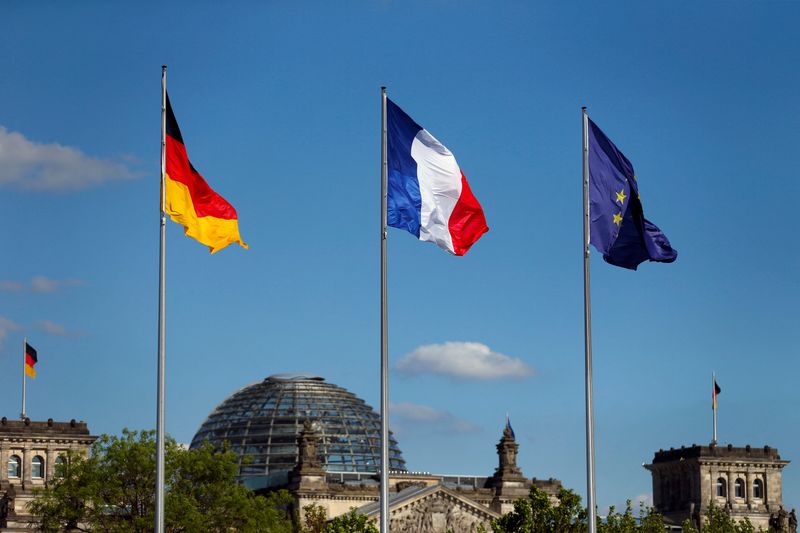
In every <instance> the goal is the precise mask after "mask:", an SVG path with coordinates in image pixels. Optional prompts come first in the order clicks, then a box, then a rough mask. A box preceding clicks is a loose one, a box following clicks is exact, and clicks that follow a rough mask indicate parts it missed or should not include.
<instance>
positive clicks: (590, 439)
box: [581, 107, 597, 533]
mask: <svg viewBox="0 0 800 533" xmlns="http://www.w3.org/2000/svg"><path fill="white" fill-rule="evenodd" d="M581 113H582V115H583V333H584V346H585V350H584V351H585V357H586V486H587V487H586V508H587V512H588V517H589V524H588V525H589V533H595V531H596V530H597V518H596V516H597V509H596V508H595V507H596V504H595V490H594V487H595V482H594V405H593V402H592V306H591V300H590V290H589V240H590V235H589V228H590V226H589V224H590V220H589V117H588V115H587V114H586V107H583V108H581Z"/></svg>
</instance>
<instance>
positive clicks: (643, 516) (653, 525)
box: [597, 500, 664, 533]
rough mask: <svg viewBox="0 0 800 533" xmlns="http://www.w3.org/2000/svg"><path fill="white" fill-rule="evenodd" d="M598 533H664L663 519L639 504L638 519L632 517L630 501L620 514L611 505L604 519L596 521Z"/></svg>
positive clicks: (649, 508) (650, 508)
mask: <svg viewBox="0 0 800 533" xmlns="http://www.w3.org/2000/svg"><path fill="white" fill-rule="evenodd" d="M597 531H598V533H664V517H662V516H661V515H660V514H658V513H657V512H656V511H655V509H653V508H652V507H648V506H646V505H644V503H640V504H639V516H638V518H637V517H635V516H634V515H633V506H632V505H631V501H630V500H628V501H627V502H626V503H625V512H624V513H622V514H620V513H618V512H617V511H616V509H615V508H614V506H613V505H612V506H611V507H609V509H608V516H607V517H606V519H605V520H604V521H603V520H599V519H598V521H597Z"/></svg>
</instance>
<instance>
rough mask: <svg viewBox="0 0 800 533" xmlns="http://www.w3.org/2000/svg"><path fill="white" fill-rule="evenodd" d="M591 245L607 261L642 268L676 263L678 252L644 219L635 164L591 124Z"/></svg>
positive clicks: (632, 267) (590, 122) (658, 230)
mask: <svg viewBox="0 0 800 533" xmlns="http://www.w3.org/2000/svg"><path fill="white" fill-rule="evenodd" d="M589 213H590V215H591V231H590V241H591V243H592V245H594V247H595V248H597V250H598V251H599V252H601V253H602V254H603V259H605V260H606V262H607V263H610V264H612V265H616V266H619V267H623V268H629V269H631V270H636V267H638V266H639V265H640V264H641V263H642V262H644V261H658V262H660V263H672V262H673V261H675V259H676V258H677V257H678V251H677V250H674V249H673V248H672V246H670V244H669V239H667V236H666V235H664V234H663V233H662V232H661V230H660V229H658V227H657V226H656V225H655V224H653V223H652V222H650V221H649V220H647V219H646V218H644V211H643V210H642V202H641V201H640V199H639V187H638V185H637V184H636V175H635V174H634V172H633V165H631V162H630V161H628V158H627V157H625V156H624V155H623V153H622V152H620V151H619V150H618V149H617V147H616V146H614V143H612V142H611V140H610V139H609V138H608V137H606V135H605V133H603V131H602V130H601V129H600V128H598V127H597V124H595V123H594V122H592V121H591V120H589Z"/></svg>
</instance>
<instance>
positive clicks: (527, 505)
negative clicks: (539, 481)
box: [492, 486, 586, 533]
mask: <svg viewBox="0 0 800 533" xmlns="http://www.w3.org/2000/svg"><path fill="white" fill-rule="evenodd" d="M556 498H557V499H558V505H553V504H552V503H551V501H550V497H549V496H548V495H547V493H546V492H544V491H543V490H540V489H538V488H537V487H535V486H534V487H531V492H530V497H529V498H520V499H519V500H517V501H516V502H514V510H513V511H511V512H509V513H506V514H505V515H503V516H501V517H500V518H498V519H497V520H494V521H493V522H492V531H493V533H541V532H543V531H547V532H551V533H580V532H583V531H586V510H585V509H584V508H583V507H582V506H581V497H580V496H578V495H577V494H575V493H574V492H572V491H571V490H569V489H565V488H563V487H562V488H560V489H559V491H558V494H557V495H556Z"/></svg>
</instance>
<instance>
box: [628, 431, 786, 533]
mask: <svg viewBox="0 0 800 533" xmlns="http://www.w3.org/2000/svg"><path fill="white" fill-rule="evenodd" d="M787 464H789V461H786V460H783V459H781V456H780V455H779V454H778V450H777V449H775V448H771V447H769V446H764V447H762V448H753V447H751V446H745V447H743V448H738V447H734V446H732V445H730V444H729V445H727V446H717V445H714V444H711V445H709V446H698V445H696V444H695V445H692V446H690V447H683V446H682V447H681V448H680V449H676V448H670V449H669V450H659V451H658V452H656V453H655V456H654V457H653V462H652V463H651V464H647V465H644V467H645V468H646V469H647V470H649V471H650V472H651V473H652V478H653V505H654V507H655V508H656V509H657V510H658V511H659V512H660V513H662V514H663V515H664V518H665V519H666V520H667V521H668V523H670V524H674V525H680V524H681V523H682V522H683V521H684V520H686V519H687V518H688V519H690V520H692V521H693V522H694V523H695V524H699V521H700V520H701V518H702V516H703V514H704V513H705V511H706V509H708V507H709V505H710V504H711V502H714V504H715V505H716V506H718V507H722V508H725V509H727V510H728V512H729V513H730V514H731V516H732V517H733V518H735V519H737V520H741V519H743V518H745V517H747V518H749V519H750V522H752V523H753V525H754V526H755V527H756V529H759V528H763V529H764V530H765V531H766V530H767V529H768V528H769V527H770V525H771V523H772V524H774V523H775V521H776V520H779V519H780V520H783V519H787V517H788V516H789V513H787V512H786V511H785V510H784V509H783V499H782V494H781V474H782V471H783V468H784V467H785V466H786V465H787ZM792 512H794V510H792ZM771 521H772V522H771Z"/></svg>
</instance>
